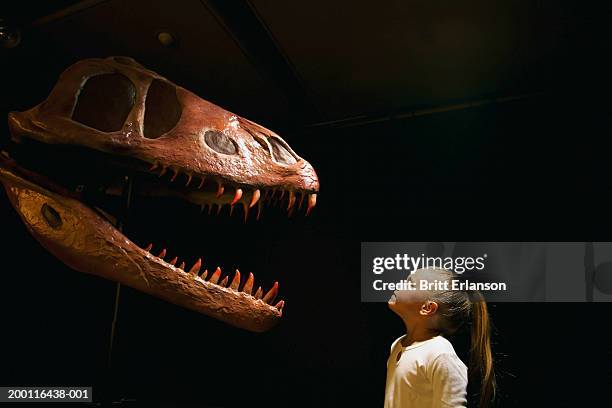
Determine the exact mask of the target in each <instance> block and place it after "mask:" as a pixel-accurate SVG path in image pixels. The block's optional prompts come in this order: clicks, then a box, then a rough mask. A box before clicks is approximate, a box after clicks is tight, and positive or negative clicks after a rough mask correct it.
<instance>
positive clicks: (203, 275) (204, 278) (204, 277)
mask: <svg viewBox="0 0 612 408" xmlns="http://www.w3.org/2000/svg"><path fill="white" fill-rule="evenodd" d="M207 276H208V269H206V270H204V272H203V273H202V275H200V278H202V280H206V277H207Z"/></svg>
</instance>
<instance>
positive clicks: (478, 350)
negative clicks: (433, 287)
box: [431, 269, 496, 408]
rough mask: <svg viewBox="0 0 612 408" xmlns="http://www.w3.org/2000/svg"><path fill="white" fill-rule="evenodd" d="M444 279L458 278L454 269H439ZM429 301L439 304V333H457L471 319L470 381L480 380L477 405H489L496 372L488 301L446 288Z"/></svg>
mask: <svg viewBox="0 0 612 408" xmlns="http://www.w3.org/2000/svg"><path fill="white" fill-rule="evenodd" d="M436 272H439V273H440V275H441V276H442V279H443V280H448V281H450V280H452V279H460V278H459V276H458V275H455V274H454V273H453V272H451V271H448V270H445V269H438V270H436ZM431 300H432V301H435V302H436V303H438V316H439V319H440V320H441V321H440V323H441V324H440V327H439V329H440V330H441V332H442V334H443V335H445V336H447V335H451V334H453V333H454V332H456V331H457V330H458V329H459V328H460V327H461V326H463V324H464V323H467V322H471V329H470V339H471V347H470V363H469V367H468V374H469V380H470V382H472V381H478V380H480V403H479V405H478V406H479V407H480V408H486V407H488V406H489V405H490V404H491V402H492V401H493V400H494V399H495V387H496V384H495V371H494V369H493V354H492V352H491V327H490V326H491V325H490V321H489V311H488V309H487V303H486V301H485V299H484V297H483V295H482V293H480V292H479V291H462V290H445V291H437V292H433V294H432V297H431Z"/></svg>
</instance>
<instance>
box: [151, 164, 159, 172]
mask: <svg viewBox="0 0 612 408" xmlns="http://www.w3.org/2000/svg"><path fill="white" fill-rule="evenodd" d="M157 166H159V163H158V162H155V163H153V165H152V166H151V167H149V171H153V170H155V169H156V168H157Z"/></svg>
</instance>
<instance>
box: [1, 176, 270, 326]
mask: <svg viewBox="0 0 612 408" xmlns="http://www.w3.org/2000/svg"><path fill="white" fill-rule="evenodd" d="M0 181H1V182H2V184H3V185H4V187H5V189H6V192H7V195H8V198H9V200H10V202H11V204H12V205H13V207H15V209H16V210H17V212H18V213H19V216H20V217H21V219H22V220H23V222H24V224H25V225H26V227H27V228H28V230H29V231H30V233H31V234H32V235H33V236H34V238H36V239H37V240H38V241H39V242H40V243H41V245H42V246H43V247H44V248H45V249H47V250H48V251H49V252H51V253H52V254H53V255H54V256H56V257H57V258H58V259H60V260H61V261H62V262H64V263H65V264H66V265H68V266H69V267H71V268H73V269H75V270H77V271H80V272H83V273H89V274H93V275H97V276H100V277H103V278H105V279H110V280H113V281H117V282H121V283H122V284H125V285H128V286H130V287H133V288H135V289H137V290H140V291H142V292H145V293H148V294H150V295H153V296H156V297H159V298H161V299H164V300H166V301H168V302H171V303H174V304H176V305H178V306H181V307H185V308H188V309H191V310H194V311H197V312H200V313H203V314H205V315H208V316H210V317H213V318H215V319H218V320H221V321H223V322H226V323H228V324H231V325H233V326H236V327H240V328H243V329H246V330H250V331H255V332H262V331H265V330H268V329H270V328H271V327H273V326H274V325H275V324H276V323H277V322H278V320H279V318H280V317H281V315H282V310H280V309H282V308H280V307H279V308H275V307H274V306H272V305H270V304H267V303H265V302H263V301H261V300H257V299H256V298H255V297H254V296H251V295H250V294H249V293H244V292H241V291H238V290H234V289H231V288H227V287H221V286H219V285H216V284H214V283H211V282H208V281H205V280H204V279H201V278H198V277H197V275H196V274H193V273H187V272H185V271H181V270H179V269H178V268H176V267H174V266H173V265H171V264H170V263H167V262H164V261H163V260H161V259H159V258H158V257H156V256H154V255H153V254H151V253H149V252H148V251H147V250H145V249H141V248H139V247H138V246H137V245H135V244H134V243H132V242H131V241H130V240H129V239H128V238H126V237H125V236H124V235H123V234H122V233H121V232H119V231H118V230H117V229H116V228H114V227H113V226H112V225H111V224H110V223H109V222H108V221H106V220H105V219H103V218H102V217H100V216H99V215H98V214H97V213H96V212H94V211H93V210H91V209H90V208H89V207H87V206H86V205H84V204H82V203H81V202H80V201H78V200H76V199H74V198H68V197H66V196H62V195H59V194H56V193H53V192H51V191H49V190H46V189H44V188H42V187H40V186H38V185H36V184H34V183H31V182H29V181H27V180H25V179H23V178H21V177H19V176H17V175H16V174H15V173H14V172H13V171H12V170H9V169H6V168H4V167H2V166H0ZM43 208H51V209H52V210H51V211H52V212H53V214H55V217H56V219H55V221H56V222H54V223H51V224H50V223H49V222H48V221H46V220H45V212H44V211H41V210H42V209H43ZM275 287H276V286H275Z"/></svg>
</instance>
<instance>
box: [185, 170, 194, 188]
mask: <svg viewBox="0 0 612 408" xmlns="http://www.w3.org/2000/svg"><path fill="white" fill-rule="evenodd" d="M192 178H193V173H189V174H187V183H185V187H187V186H188V185H189V184H191V179H192Z"/></svg>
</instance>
